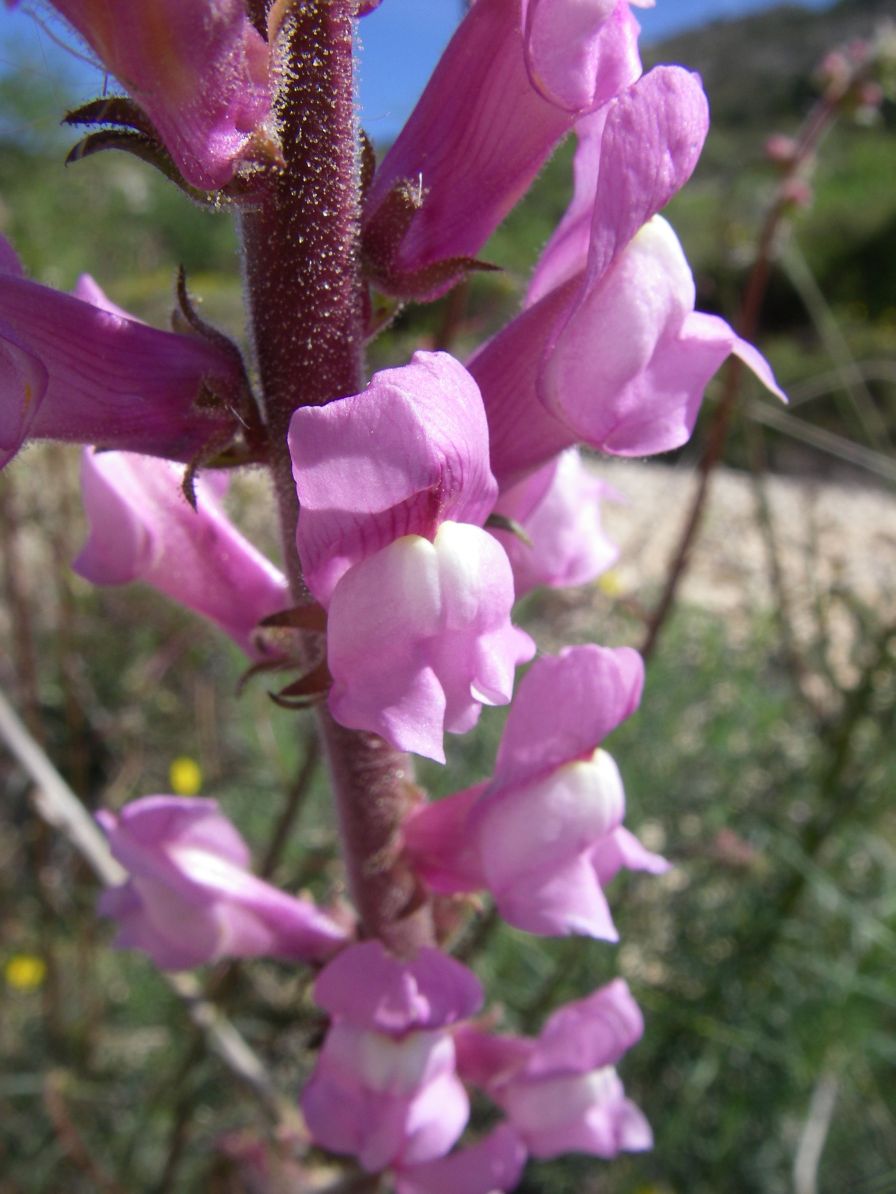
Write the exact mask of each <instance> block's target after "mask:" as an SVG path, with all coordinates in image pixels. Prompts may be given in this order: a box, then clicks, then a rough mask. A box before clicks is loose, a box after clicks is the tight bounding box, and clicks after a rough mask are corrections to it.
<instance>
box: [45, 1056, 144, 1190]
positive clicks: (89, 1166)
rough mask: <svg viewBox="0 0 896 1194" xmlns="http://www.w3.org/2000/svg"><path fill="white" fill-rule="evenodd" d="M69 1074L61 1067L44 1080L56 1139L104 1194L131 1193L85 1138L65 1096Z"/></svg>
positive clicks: (69, 1157) (65, 1152)
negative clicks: (97, 1157)
mask: <svg viewBox="0 0 896 1194" xmlns="http://www.w3.org/2000/svg"><path fill="white" fill-rule="evenodd" d="M64 1086H65V1075H64V1074H62V1073H60V1072H59V1071H58V1070H57V1071H53V1072H51V1073H49V1074H48V1075H47V1079H46V1082H45V1083H44V1107H45V1108H46V1112H47V1115H48V1117H49V1120H50V1124H51V1125H52V1128H53V1131H54V1133H55V1135H56V1139H57V1140H58V1142H59V1146H60V1148H61V1149H62V1151H63V1153H64V1154H65V1156H66V1157H68V1159H69V1160H70V1161H71V1162H72V1164H73V1165H75V1166H76V1167H77V1168H78V1169H80V1170H81V1172H82V1173H84V1174H86V1176H87V1177H89V1178H90V1180H91V1181H92V1182H93V1184H94V1185H95V1187H96V1189H97V1190H98V1191H99V1192H100V1194H127V1192H126V1191H125V1188H124V1186H121V1185H119V1183H118V1181H117V1180H116V1178H114V1177H113V1176H112V1175H111V1174H110V1173H108V1172H107V1171H106V1170H105V1169H104V1168H103V1166H102V1165H101V1164H100V1163H99V1161H97V1159H96V1158H95V1157H94V1156H92V1155H91V1152H90V1149H89V1148H88V1147H87V1145H86V1144H85V1142H84V1137H83V1136H82V1135H81V1133H80V1132H79V1130H78V1127H77V1125H76V1124H75V1121H74V1120H73V1119H72V1116H71V1112H70V1111H69V1108H68V1102H67V1101H66V1098H65V1090H64Z"/></svg>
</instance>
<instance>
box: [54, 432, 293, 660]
mask: <svg viewBox="0 0 896 1194" xmlns="http://www.w3.org/2000/svg"><path fill="white" fill-rule="evenodd" d="M81 481H82V487H83V494H84V506H85V509H86V512H87V517H88V519H89V520H90V528H91V529H90V535H89V537H88V540H87V542H86V543H85V545H84V547H83V548H82V550H81V553H80V554H79V556H78V558H77V559H76V560H75V562H74V569H75V571H76V572H77V573H78V574H79V575H80V576H83V577H84V578H85V579H86V580H89V581H91V582H92V583H93V584H100V585H118V584H125V583H127V582H129V581H134V580H142V581H145V582H146V583H147V584H151V585H153V587H154V588H156V589H158V590H159V591H160V592H162V593H164V594H165V595H166V596H167V597H170V598H172V600H174V601H177V602H179V603H180V604H181V605H185V606H186V607H187V608H188V609H192V610H195V611H196V612H197V613H199V614H202V615H203V616H204V617H206V618H208V619H209V620H210V621H212V622H214V623H216V625H218V626H220V627H221V629H222V630H224V631H225V632H226V633H227V634H229V635H230V637H231V638H232V639H233V640H234V641H235V642H236V643H237V645H238V646H240V647H241V648H242V649H243V650H244V651H245V652H246V653H247V654H248V655H251V656H255V657H260V656H259V651H258V649H257V648H256V646H255V645H254V643H253V641H252V632H253V630H254V628H255V627H256V626H257V624H258V623H259V622H260V621H261V620H262V619H263V618H265V617H267V616H268V615H269V614H272V613H275V612H276V611H277V610H280V609H283V608H284V607H285V606H286V605H288V604H289V592H288V586H287V584H286V580H285V578H284V577H283V576H282V575H281V574H280V572H278V570H277V569H276V568H275V567H274V566H273V565H272V564H271V563H270V562H269V561H268V560H267V559H266V558H265V557H264V556H263V555H262V554H261V553H260V552H259V551H258V550H257V549H256V548H254V547H253V546H252V544H251V543H249V541H248V540H247V539H245V538H244V537H243V536H242V535H241V534H240V533H239V531H237V529H236V527H234V526H233V524H232V523H231V522H230V521H229V520H228V519H227V517H226V516H225V514H224V512H223V511H222V510H221V509H220V507H219V505H218V503H217V501H216V498H215V496H214V492H213V484H214V483H213V484H212V485H209V484H208V483H206V482H205V480H204V479H203V478H200V480H199V482H198V484H197V508H196V509H195V510H194V509H193V507H192V506H190V504H189V503H188V501H187V499H186V498H185V497H184V494H183V490H182V482H183V470H182V469H180V468H178V467H177V466H176V465H173V464H169V463H168V462H167V461H164V460H155V459H153V458H152V457H149V456H135V455H131V454H130V453H123V452H101V453H92V452H86V453H85V454H84V459H83V464H82V471H81Z"/></svg>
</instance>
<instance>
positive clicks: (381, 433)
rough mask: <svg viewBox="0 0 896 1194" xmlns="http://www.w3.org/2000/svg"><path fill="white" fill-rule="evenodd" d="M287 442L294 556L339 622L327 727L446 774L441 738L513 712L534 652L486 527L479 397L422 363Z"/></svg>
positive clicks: (493, 490)
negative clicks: (496, 708) (331, 720)
mask: <svg viewBox="0 0 896 1194" xmlns="http://www.w3.org/2000/svg"><path fill="white" fill-rule="evenodd" d="M289 443H290V451H291V453H292V459H293V472H294V476H295V481H296V489H297V491H298V495H299V503H300V514H299V521H298V530H297V536H296V541H297V545H298V551H299V556H300V559H301V561H302V567H303V569H304V573H305V577H306V579H307V582H308V586H309V588H310V589H311V592H312V593H313V594H314V596H315V597H317V599H318V600H319V601H320V602H321V603H322V604H323V605H324V606H325V607H328V610H329V617H328V642H327V650H328V664H329V668H330V672H331V674H332V676H333V688H332V690H331V693H330V698H329V702H330V708H331V710H332V713H333V716H334V717H335V718H336V719H337V721H339V722H341V723H342V724H343V725H347V726H351V727H353V728H357V729H367V730H373V731H375V732H376V733H379V734H381V735H382V736H383V737H385V738H386V739H387V740H388V741H389V742H391V743H392V744H393V745H394V746H396V747H398V748H399V749H402V750H413V751H416V752H417V753H419V754H424V755H427V756H428V757H430V758H434V759H438V760H439V761H444V757H445V756H444V751H443V747H442V737H443V733H444V731H445V730H448V731H450V732H452V733H461V732H463V731H465V730H468V729H469V728H470V727H471V726H472V725H473V724H474V723H475V721H476V719H477V717H478V715H479V711H480V708H481V705H482V704H492V705H495V704H505V703H506V702H507V701H509V700H510V695H511V692H512V689H513V673H514V669H515V667H516V665H517V664H518V663H520V662H522V661H523V660H525V659H530V658H531V657H532V654H533V653H534V644H533V643H532V641H531V639H530V638H529V637H528V635H526V634H523V632H522V631H520V630H517V629H515V628H514V627H513V626H511V624H510V609H511V606H512V605H513V596H514V595H513V576H512V572H511V568H510V564H509V562H508V560H507V556H506V554H505V552H504V551H503V549H502V548H501V547H500V546H499V544H498V543H497V542H496V541H495V540H494V539H493V538H492V536H491V535H489V534H488V533H487V532H486V531H484V530H482V527H481V524H482V523H483V522H484V521H485V519H486V517H487V516H488V514H489V513H490V512H491V509H492V507H493V506H494V503H495V498H496V494H497V487H496V485H495V481H494V478H493V477H492V475H491V472H490V471H489V468H488V439H487V431H486V423H485V416H484V413H483V410H482V401H481V398H480V396H479V392H478V390H477V389H476V386H475V384H474V383H473V381H472V380H471V378H470V376H469V374H468V373H467V372H466V370H465V369H464V368H463V366H462V365H460V364H458V363H457V361H455V360H453V359H452V358H451V357H450V356H448V355H447V354H446V353H422V352H420V353H416V354H415V355H414V357H413V359H412V361H411V363H410V364H409V365H406V366H404V367H403V368H401V369H388V370H384V371H383V372H381V373H377V374H375V376H374V377H373V380H372V381H371V382H370V385H369V386H368V387H367V389H366V390H364V391H363V392H362V393H361V394H354V395H351V396H349V397H347V398H342V399H340V400H338V401H336V402H331V403H330V404H329V405H327V406H323V407H303V408H302V409H300V410H298V411H296V413H295V415H294V416H293V419H292V424H291V426H290V433H289Z"/></svg>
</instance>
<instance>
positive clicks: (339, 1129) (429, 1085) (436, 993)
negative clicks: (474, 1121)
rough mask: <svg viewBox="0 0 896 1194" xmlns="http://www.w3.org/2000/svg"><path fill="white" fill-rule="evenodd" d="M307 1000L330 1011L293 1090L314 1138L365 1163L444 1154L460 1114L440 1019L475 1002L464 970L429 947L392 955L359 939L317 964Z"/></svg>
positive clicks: (450, 1048)
mask: <svg viewBox="0 0 896 1194" xmlns="http://www.w3.org/2000/svg"><path fill="white" fill-rule="evenodd" d="M314 1000H315V1003H317V1004H318V1006H319V1007H321V1008H322V1009H323V1010H324V1011H326V1012H328V1013H329V1015H330V1017H331V1025H330V1028H329V1031H328V1033H327V1037H326V1040H325V1041H324V1045H323V1048H322V1049H321V1052H320V1054H319V1056H318V1060H317V1065H316V1067H315V1069H314V1073H313V1074H312V1075H311V1078H310V1079H309V1081H308V1083H307V1085H306V1086H305V1089H304V1091H303V1092H302V1098H301V1105H302V1111H303V1113H304V1115H305V1119H306V1121H307V1123H308V1128H309V1130H310V1132H311V1136H312V1139H313V1140H314V1142H315V1143H316V1144H319V1145H320V1146H321V1147H323V1148H327V1149H330V1150H331V1151H332V1152H335V1153H341V1154H349V1155H351V1156H354V1157H356V1158H357V1160H358V1163H359V1164H360V1165H361V1166H362V1168H364V1169H366V1170H367V1171H368V1172H370V1173H379V1172H381V1171H382V1170H384V1169H387V1168H404V1167H407V1166H414V1165H417V1164H422V1163H424V1162H427V1161H432V1160H433V1159H434V1158H437V1157H442V1156H444V1155H445V1154H446V1153H447V1152H448V1150H449V1149H450V1148H451V1146H452V1145H453V1144H454V1142H455V1141H456V1140H457V1138H458V1137H459V1136H460V1134H461V1133H462V1132H463V1130H464V1127H465V1126H466V1122H467V1117H468V1115H469V1100H468V1098H467V1094H466V1091H465V1090H464V1087H463V1084H462V1083H461V1082H460V1080H459V1079H458V1078H457V1076H456V1074H455V1071H454V1041H453V1037H452V1034H451V1032H450V1031H448V1029H449V1028H450V1026H452V1025H454V1024H457V1023H458V1022H459V1021H461V1020H465V1019H467V1018H468V1017H469V1016H471V1015H473V1014H474V1013H475V1012H476V1011H477V1010H478V1008H479V1006H480V1004H481V1002H482V989H481V987H480V985H479V983H478V981H477V980H476V978H475V977H474V975H473V974H471V972H470V971H469V970H467V969H466V967H464V966H462V965H461V964H460V963H459V962H455V961H454V960H453V959H452V958H449V957H448V956H447V955H445V954H442V953H440V952H439V951H438V950H436V949H421V950H420V951H419V952H418V954H417V955H416V956H415V957H413V958H410V959H406V960H401V959H398V958H395V957H393V956H392V955H391V954H389V953H387V952H386V950H385V949H384V948H383V946H382V945H381V944H380V943H379V942H378V941H366V942H363V943H362V944H360V945H354V946H351V947H350V948H348V949H346V950H344V951H343V952H342V953H341V954H339V956H338V957H336V958H334V959H333V961H332V962H330V964H329V965H328V966H327V967H326V968H325V969H324V970H323V971H322V972H321V974H320V975H319V977H318V979H317V981H316V982H315V984H314Z"/></svg>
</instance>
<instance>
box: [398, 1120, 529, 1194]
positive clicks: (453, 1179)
mask: <svg viewBox="0 0 896 1194" xmlns="http://www.w3.org/2000/svg"><path fill="white" fill-rule="evenodd" d="M525 1164H526V1148H525V1145H524V1144H523V1142H522V1141H521V1140H520V1138H519V1136H517V1134H516V1133H515V1132H514V1131H513V1129H512V1128H510V1127H508V1125H507V1124H499V1125H498V1127H497V1128H495V1129H494V1130H493V1131H491V1132H490V1133H489V1134H488V1136H486V1137H485V1138H484V1139H482V1140H480V1141H478V1142H477V1143H476V1144H472V1145H469V1146H468V1147H467V1148H462V1149H461V1150H460V1151H459V1152H456V1153H452V1154H451V1155H450V1156H447V1157H440V1158H439V1159H438V1160H435V1161H429V1162H427V1163H426V1164H425V1165H415V1166H413V1167H411V1168H407V1167H405V1168H402V1170H401V1171H400V1172H399V1173H398V1174H397V1175H396V1186H395V1190H396V1194H459V1192H460V1191H463V1194H499V1192H500V1191H509V1190H513V1189H515V1187H516V1185H517V1183H518V1182H519V1180H520V1178H521V1177H522V1174H523V1167H524V1165H525Z"/></svg>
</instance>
